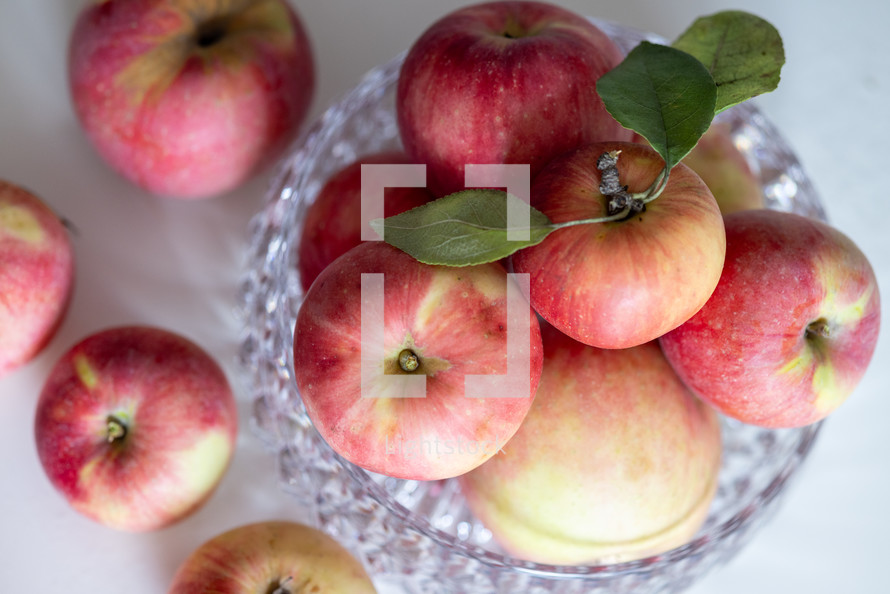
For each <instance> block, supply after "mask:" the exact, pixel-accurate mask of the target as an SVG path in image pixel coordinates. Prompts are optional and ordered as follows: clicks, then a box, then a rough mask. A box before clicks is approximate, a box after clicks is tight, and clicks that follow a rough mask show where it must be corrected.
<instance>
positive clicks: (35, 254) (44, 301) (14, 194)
mask: <svg viewBox="0 0 890 594" xmlns="http://www.w3.org/2000/svg"><path fill="white" fill-rule="evenodd" d="M73 285H74V254H73V251H72V247H71V242H70V241H69V239H68V233H67V230H66V229H65V226H64V225H63V224H62V222H61V221H60V220H59V217H58V216H57V215H56V214H55V213H54V212H53V211H52V210H51V209H50V208H49V207H48V206H47V205H46V204H45V203H44V202H43V201H42V200H41V199H40V198H38V197H37V196H35V195H34V194H32V193H31V192H29V191H28V190H25V189H24V188H21V187H19V186H17V185H14V184H12V183H10V182H7V181H4V180H0V377H2V376H4V375H6V374H7V373H9V372H11V371H12V370H14V369H16V368H18V367H20V366H21V365H23V364H25V363H26V362H28V361H30V360H31V359H32V358H34V357H35V356H36V355H37V354H38V353H39V352H40V351H41V350H42V349H43V348H44V347H45V346H46V344H47V343H48V342H49V340H50V339H52V337H53V336H54V335H55V333H56V330H57V328H58V327H59V324H60V323H61V322H62V319H63V318H64V317H65V314H66V312H67V311H68V304H69V302H70V298H71V293H72V290H73Z"/></svg>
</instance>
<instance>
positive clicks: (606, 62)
mask: <svg viewBox="0 0 890 594" xmlns="http://www.w3.org/2000/svg"><path fill="white" fill-rule="evenodd" d="M623 57H624V56H623V54H622V52H621V50H620V49H619V48H618V46H616V45H615V43H614V42H612V41H611V40H610V39H609V38H608V36H606V35H605V34H604V33H603V32H602V31H601V30H600V29H599V28H597V27H596V26H594V25H593V24H592V23H591V22H590V21H589V20H588V19H586V18H584V17H582V16H580V15H577V14H575V13H573V12H571V11H569V10H566V9H564V8H561V7H559V6H555V5H553V4H548V3H543V2H509V1H495V2H486V3H482V4H475V5H470V6H466V7H463V8H460V9H458V10H456V11H454V12H452V13H450V14H447V15H445V16H444V17H442V18H441V19H439V20H438V21H436V22H434V23H433V24H432V25H430V27H429V28H428V29H427V30H426V31H425V32H424V33H423V34H422V35H421V36H420V37H419V38H418V39H417V40H416V41H415V42H414V44H413V45H412V46H411V48H410V49H409V50H408V54H407V56H406V58H405V62H404V64H403V66H402V68H401V71H400V73H399V81H398V87H397V95H396V113H397V118H398V124H399V131H400V135H401V139H402V143H403V144H404V146H405V150H406V152H407V153H408V155H410V156H411V157H412V158H413V159H415V160H416V161H417V162H418V163H426V164H427V166H428V175H429V180H430V181H429V185H430V188H431V189H432V190H433V192H434V193H435V194H437V195H444V194H449V193H451V192H455V191H458V190H461V189H463V187H464V165H466V164H469V163H473V164H501V163H509V164H528V165H529V166H530V174H531V176H532V177H534V175H535V174H536V173H537V172H538V171H539V170H540V169H541V167H543V165H544V164H545V163H547V161H549V160H550V159H551V158H553V157H555V156H556V155H558V154H560V153H563V152H565V151H568V150H570V149H573V148H576V147H577V146H580V145H582V144H586V143H590V142H594V141H598V140H630V138H631V132H630V131H629V130H627V129H625V128H623V127H621V126H620V125H619V124H618V123H617V122H616V121H615V120H614V119H613V118H612V116H611V115H610V114H609V113H608V112H607V111H606V109H605V107H604V106H603V103H602V101H601V100H600V98H599V95H597V93H596V81H597V80H598V79H599V77H600V76H602V75H603V74H605V73H606V72H608V71H609V70H611V69H612V68H613V67H615V66H616V65H618V64H619V63H620V62H621V60H622V59H623Z"/></svg>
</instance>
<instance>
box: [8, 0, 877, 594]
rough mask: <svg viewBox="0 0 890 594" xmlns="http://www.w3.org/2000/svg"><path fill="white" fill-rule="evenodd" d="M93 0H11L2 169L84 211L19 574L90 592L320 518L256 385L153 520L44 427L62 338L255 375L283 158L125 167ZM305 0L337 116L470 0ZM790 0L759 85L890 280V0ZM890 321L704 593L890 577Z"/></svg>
mask: <svg viewBox="0 0 890 594" xmlns="http://www.w3.org/2000/svg"><path fill="white" fill-rule="evenodd" d="M86 3H87V0H77V1H70V0H67V1H63V0H30V1H28V2H22V1H18V0H0V178H5V179H8V180H10V181H14V182H16V183H19V184H22V185H25V186H28V187H29V188H31V189H32V190H33V191H35V192H36V193H37V194H39V195H40V196H42V197H43V198H44V199H45V200H46V201H47V202H48V203H49V204H51V205H52V206H53V207H54V208H55V209H57V210H58V211H59V212H61V213H62V214H63V215H64V216H65V217H66V218H68V219H70V220H71V221H73V223H74V224H75V225H76V227H77V230H78V233H77V236H76V238H75V240H74V243H75V249H76V256H77V265H78V277H77V288H76V292H75V295H74V300H73V303H72V307H71V310H70V313H69V315H68V317H67V319H66V321H65V323H64V325H63V326H62V327H61V330H60V332H59V333H58V335H57V337H56V338H55V340H54V341H53V342H52V343H51V344H50V346H49V348H48V349H47V350H46V351H45V352H44V353H43V354H42V355H41V356H39V357H38V358H37V359H36V360H35V361H33V362H32V363H31V364H29V365H28V366H27V367H25V368H23V369H20V370H19V371H17V372H16V373H14V374H13V375H11V376H8V377H6V378H4V379H2V380H0V469H2V470H0V472H2V474H0V518H2V519H0V587H2V589H3V591H7V592H31V591H38V592H63V591H64V592H73V593H82V594H86V593H88V592H112V591H121V590H122V588H123V586H126V591H127V592H128V594H157V593H158V592H162V591H165V589H166V586H167V584H168V583H169V580H170V578H171V576H172V574H173V572H174V571H175V570H176V568H177V566H178V565H179V563H180V562H181V561H182V559H184V558H185V556H186V555H187V554H188V553H189V552H190V551H191V550H192V549H194V548H195V547H197V546H198V545H199V544H200V543H201V542H203V541H204V540H206V539H207V538H209V537H211V536H213V535H215V534H217V533H219V532H221V531H223V530H224V529H228V528H231V527H234V526H237V525H240V524H243V523H246V522H249V521H254V520H260V519H271V518H292V519H302V518H303V511H302V510H301V509H299V507H298V506H297V505H296V504H295V503H294V502H293V501H291V500H290V499H289V498H288V497H287V496H286V495H284V494H283V493H281V492H280V491H279V490H278V489H277V486H276V480H275V477H274V464H273V460H272V458H271V457H270V456H269V455H268V454H267V453H266V452H264V451H263V450H262V448H261V447H260V445H259V443H258V441H257V440H256V439H255V438H254V437H253V435H252V434H251V433H250V431H249V430H248V417H249V407H248V405H247V403H246V402H244V401H243V391H242V394H241V395H242V406H241V415H242V431H241V437H240V439H239V443H238V451H237V454H236V456H235V459H234V462H233V465H232V467H231V469H230V471H229V472H228V474H227V475H226V476H225V478H224V480H223V482H222V484H221V486H220V488H219V490H218V491H217V493H216V494H215V496H214V497H213V498H212V499H211V500H210V502H209V503H208V504H207V505H206V507H204V508H203V509H201V510H200V511H199V512H198V513H196V514H195V515H193V516H191V517H190V518H188V519H186V520H185V521H183V522H182V523H180V524H178V525H175V526H173V527H171V528H168V529H165V530H162V531H159V532H155V533H150V534H126V533H119V532H115V531H112V530H110V529H106V528H104V527H102V526H99V525H97V524H94V523H92V522H90V521H88V520H85V519H83V518H81V517H80V516H79V515H77V514H76V513H74V512H73V511H71V510H70V509H69V508H68V507H67V504H66V503H65V502H64V501H63V500H62V498H61V497H60V496H59V495H57V494H56V493H55V492H54V491H53V489H52V487H51V486H50V484H49V482H48V481H47V479H46V478H45V477H44V475H43V472H42V470H41V468H40V466H39V463H38V460H37V456H36V450H35V447H34V443H33V428H32V424H33V414H34V406H35V401H36V398H37V394H38V392H39V390H40V386H41V385H42V383H43V379H44V377H45V375H46V373H47V371H48V369H49V367H50V366H51V365H52V364H53V363H54V362H55V360H56V359H57V358H58V357H59V356H60V355H61V354H62V352H63V351H64V350H66V349H67V348H68V347H69V346H70V345H72V344H73V343H74V342H76V341H77V340H79V339H80V338H82V337H84V336H86V335H87V334H89V333H92V332H94V331H96V330H98V329H100V328H104V327H108V326H113V325H118V324H125V323H150V324H155V325H160V326H163V327H168V328H171V329H176V330H178V331H179V332H181V333H183V334H185V335H187V336H189V337H191V338H192V339H194V340H195V341H197V342H198V343H200V344H202V345H203V346H204V347H205V348H207V349H208V350H209V351H210V352H211V353H212V354H213V355H214V356H215V357H216V358H217V359H218V360H219V361H220V362H221V363H222V364H223V365H224V366H225V367H226V369H227V371H228V373H229V375H230V378H231V380H232V382H233V383H234V384H235V385H236V386H237V387H239V388H240V386H241V384H240V380H239V378H238V376H237V373H238V370H237V367H236V366H235V364H234V357H235V351H236V349H237V341H238V331H239V328H238V325H237V322H236V320H235V319H234V318H233V313H232V312H233V307H234V304H235V299H234V295H235V292H236V286H237V283H238V278H239V274H240V266H241V263H242V254H243V251H242V250H243V247H244V243H245V240H246V227H247V222H248V219H249V218H250V216H251V215H252V214H253V213H254V212H255V211H257V210H258V209H259V207H260V205H261V204H262V202H263V195H264V193H265V189H266V184H267V182H268V179H269V175H270V174H269V173H268V172H267V173H265V174H264V175H262V176H260V177H259V178H257V179H255V180H253V181H252V182H250V183H249V184H247V185H246V186H244V187H242V188H241V189H239V190H238V191H236V192H232V193H231V194H229V195H226V196H222V197H220V198H218V199H215V200H213V201H207V202H197V203H187V202H176V201H170V200H162V199H158V198H155V197H152V196H149V195H147V194H145V193H144V192H142V191H140V190H138V189H136V188H134V187H132V186H130V185H129V184H128V183H126V182H125V181H123V180H122V179H121V178H119V177H118V176H117V175H116V174H114V173H112V172H111V171H110V170H109V169H108V168H107V167H106V166H105V165H104V164H103V162H102V161H100V159H99V158H98V157H97V156H96V154H95V153H94V152H93V151H92V149H91V148H90V146H89V145H88V144H87V141H86V139H85V137H84V136H83V134H82V133H81V132H80V130H79V128H78V125H77V123H76V121H75V119H74V116H73V112H72V110H71V107H70V103H69V99H68V94H67V86H66V46H67V38H68V35H69V32H70V29H71V26H72V23H73V21H74V19H75V16H76V14H77V12H78V11H79V10H80V8H81V7H82V6H84V5H85V4H86ZM294 4H295V5H296V6H297V7H298V9H299V10H300V12H301V14H302V16H303V18H304V21H305V23H306V24H307V27H308V28H309V31H310V33H311V35H312V38H313V43H314V48H315V53H316V56H317V64H318V66H319V87H318V93H317V96H316V99H315V104H314V110H313V114H318V113H320V112H321V110H322V109H323V107H324V106H325V105H326V104H328V103H329V102H331V101H332V100H333V99H334V98H335V97H337V96H339V95H340V94H341V93H343V92H344V91H346V90H347V89H348V88H350V87H351V86H352V85H354V84H355V82H356V81H357V80H358V78H359V77H360V75H361V74H363V73H364V72H365V71H367V70H368V69H369V68H371V67H372V66H374V65H376V64H378V63H382V62H384V61H386V60H388V59H389V58H391V57H392V56H393V55H395V54H396V53H397V52H398V51H400V50H401V49H403V48H405V47H407V46H408V45H410V43H411V42H412V41H413V39H414V38H415V37H416V36H417V35H419V34H420V32H421V31H422V30H423V29H424V28H425V27H426V26H427V25H428V24H429V23H430V22H432V20H433V19H435V18H436V17H438V16H440V15H442V14H444V13H445V12H447V11H449V10H451V9H453V8H456V7H457V6H459V5H461V4H462V2H461V1H460V0H435V1H434V0H376V1H374V2H360V1H358V0H325V1H324V2H320V1H317V0H316V1H313V2H310V1H309V0H294ZM563 4H564V5H565V6H567V7H569V8H572V9H574V10H576V11H578V12H582V13H586V14H594V11H597V12H596V14H595V16H600V17H602V18H606V19H612V20H616V21H620V22H623V23H625V24H628V25H631V26H635V27H637V28H641V29H645V30H650V31H654V32H656V33H659V34H662V35H664V36H665V37H667V38H669V39H672V38H673V37H675V36H676V35H677V34H679V33H680V32H681V31H682V30H683V29H684V28H685V27H686V26H687V25H688V24H689V23H691V21H692V20H693V18H694V17H696V16H698V15H702V14H709V13H712V12H715V11H717V10H720V9H724V8H731V7H734V6H733V5H730V4H728V3H724V2H717V1H716V0H682V1H677V2H671V3H667V2H665V3H655V2H652V3H646V2H641V1H639V0H623V1H622V2H600V3H595V2H582V1H580V0H576V1H571V2H570V1H565V2H563ZM791 4H792V3H788V2H782V3H780V2H776V1H775V0H748V2H746V3H745V9H746V10H749V11H751V12H754V13H756V14H759V15H761V16H763V17H765V18H767V19H768V20H770V21H771V22H772V23H773V24H775V25H776V26H777V27H778V29H779V30H780V31H781V32H782V34H783V37H784V39H785V47H786V53H787V59H788V63H787V65H786V67H785V69H784V71H783V76H782V83H781V85H780V87H779V90H778V91H776V92H775V93H773V94H771V95H768V96H764V97H762V98H761V99H760V100H759V101H758V102H759V105H760V106H761V108H762V109H763V111H764V112H765V113H766V114H767V116H768V117H769V118H770V119H771V120H772V121H773V122H774V123H775V124H777V125H778V127H779V128H780V129H781V130H782V132H783V133H784V134H785V136H786V137H787V138H788V139H789V141H790V143H791V145H792V146H793V147H794V149H795V150H796V151H797V153H798V156H799V157H800V159H801V161H802V162H803V164H804V166H805V167H806V169H807V170H808V171H809V173H810V175H811V176H812V178H813V180H814V182H815V185H816V188H817V190H818V191H819V192H820V194H821V195H822V197H823V200H824V202H825V204H826V207H827V210H828V213H829V217H830V219H831V221H832V222H833V223H834V224H835V225H836V226H837V227H839V228H840V229H841V230H843V231H844V232H846V233H847V234H848V235H850V236H851V237H853V238H854V239H855V240H856V242H857V243H858V244H859V246H860V247H861V248H862V249H863V250H864V251H865V253H866V254H867V255H868V257H869V258H870V259H871V261H872V262H873V264H874V266H875V268H876V270H877V272H878V275H879V277H880V281H881V283H882V288H883V289H884V290H885V292H887V291H890V256H888V254H890V232H888V228H887V227H888V224H890V216H888V215H887V211H885V210H884V209H885V208H887V207H888V205H890V203H888V198H887V190H886V188H887V186H888V182H887V181H886V179H885V178H886V176H887V175H888V163H890V150H888V149H887V146H888V139H890V116H888V112H887V96H888V95H890V37H888V36H887V30H886V28H887V25H888V23H890V8H888V5H887V4H886V3H883V2H878V1H876V0H874V1H872V0H852V1H847V2H842V3H832V2H827V1H814V2H809V3H804V2H799V3H794V7H792V5H791ZM668 6H671V7H673V8H672V9H669V8H668ZM803 7H806V8H805V9H804V8H803ZM888 338H890V337H888V336H887V332H886V327H885V331H884V332H882V336H881V340H880V343H879V345H878V351H877V353H876V355H875V362H874V364H873V365H872V367H871V368H870V370H869V372H868V374H867V376H866V378H865V380H864V381H863V383H862V384H861V385H860V387H859V389H858V390H857V391H856V393H855V394H854V396H853V397H852V398H851V400H850V401H849V402H847V403H846V404H845V405H844V406H843V407H842V408H841V409H840V410H839V411H838V412H837V413H836V414H835V416H834V417H833V418H832V419H831V420H830V422H829V423H828V424H827V426H826V427H825V429H824V431H823V433H822V435H821V437H820V439H819V440H818V443H817V445H816V446H815V449H814V451H813V453H812V456H811V458H810V460H809V461H808V463H807V464H806V467H805V469H804V471H803V472H802V473H801V474H800V476H799V477H798V480H797V481H796V482H795V483H794V484H793V487H792V489H791V492H790V493H789V494H788V497H787V499H786V500H785V502H784V506H783V507H782V509H781V510H780V513H779V514H778V516H777V517H776V518H775V520H774V521H773V522H772V523H771V524H770V525H769V526H768V527H766V528H765V529H763V530H762V531H760V532H759V533H758V534H757V535H756V537H755V539H754V541H753V542H752V543H751V545H750V546H749V547H748V548H747V549H745V550H744V551H743V552H742V553H741V554H740V555H739V556H738V557H737V558H736V559H735V560H734V561H733V562H732V563H730V564H729V565H728V566H726V567H725V568H723V569H721V570H720V571H718V572H716V573H714V574H712V575H710V576H709V577H707V578H706V579H705V580H704V581H703V582H701V583H700V584H699V585H698V586H696V587H695V588H694V589H693V590H692V591H691V592H692V594H705V593H710V592H721V593H722V594H736V593H738V594H741V593H745V594H748V593H750V592H808V593H810V594H815V593H826V594H828V593H831V594H835V593H836V592H855V593H872V592H875V593H876V592H887V591H890V574H888V572H887V569H886V559H887V558H888V556H890V555H888V554H890V545H888V539H887V536H886V531H888V530H890V512H888V507H887V505H888V501H890V468H888V461H887V456H888V454H890V431H887V429H886V424H887V422H888V419H890V399H888V398H887V395H888V394H890V366H888V364H887V363H888V348H890V343H888V340H887V339H888Z"/></svg>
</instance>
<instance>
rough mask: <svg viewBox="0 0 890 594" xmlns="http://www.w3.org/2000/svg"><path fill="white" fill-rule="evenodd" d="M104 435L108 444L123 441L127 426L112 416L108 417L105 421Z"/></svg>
mask: <svg viewBox="0 0 890 594" xmlns="http://www.w3.org/2000/svg"><path fill="white" fill-rule="evenodd" d="M105 435H106V438H107V439H108V443H113V442H115V441H117V440H120V439H123V438H124V437H125V436H126V435H127V426H126V425H125V424H124V422H123V421H121V420H120V419H118V418H117V417H115V416H114V415H110V416H109V417H108V418H107V419H106V420H105Z"/></svg>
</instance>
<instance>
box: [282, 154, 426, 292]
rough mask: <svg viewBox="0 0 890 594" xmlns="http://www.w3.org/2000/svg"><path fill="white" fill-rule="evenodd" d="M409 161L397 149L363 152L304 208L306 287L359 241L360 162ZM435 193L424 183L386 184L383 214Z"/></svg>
mask: <svg viewBox="0 0 890 594" xmlns="http://www.w3.org/2000/svg"><path fill="white" fill-rule="evenodd" d="M363 164H367V165H372V164H411V160H410V159H408V157H407V155H405V154H404V153H403V152H400V151H388V152H383V153H376V154H371V155H367V156H364V157H362V158H360V159H358V160H357V161H354V162H353V163H350V164H349V165H347V166H346V167H344V168H343V169H341V170H339V171H338V172H336V173H335V174H334V175H333V176H331V178H330V179H328V181H327V182H326V183H325V185H324V186H323V187H322V189H321V191H320V192H319V193H318V196H317V197H316V198H315V201H314V202H313V203H312V204H311V205H310V206H309V208H307V209H306V218H305V221H304V223H303V233H302V235H301V236H300V246H299V248H298V254H299V264H298V266H299V269H300V281H301V283H302V285H303V289H304V290H308V289H309V286H310V285H311V284H312V281H314V280H315V277H317V276H318V275H319V273H320V272H321V271H322V270H324V269H325V267H326V266H327V265H328V264H330V263H331V262H333V261H334V260H336V259H337V257H339V256H341V255H343V254H345V253H346V252H347V251H349V249H350V248H353V247H355V246H357V245H358V244H359V243H361V240H362V239H361V210H362V208H361V207H362V167H361V166H362V165H363ZM433 198H434V196H433V195H432V194H431V193H430V191H429V190H427V189H426V188H425V187H422V188H421V187H417V188H412V187H387V188H386V189H385V192H384V216H387V217H390V216H394V215H397V214H399V213H401V212H404V211H406V210H409V209H411V208H414V207H415V206H420V205H421V204H425V203H427V202H429V201H430V200H432V199H433Z"/></svg>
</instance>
